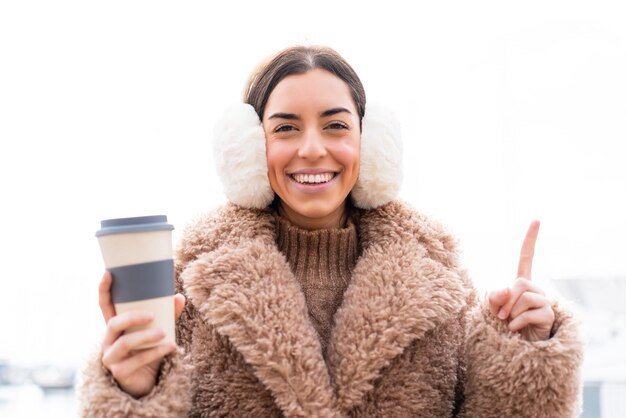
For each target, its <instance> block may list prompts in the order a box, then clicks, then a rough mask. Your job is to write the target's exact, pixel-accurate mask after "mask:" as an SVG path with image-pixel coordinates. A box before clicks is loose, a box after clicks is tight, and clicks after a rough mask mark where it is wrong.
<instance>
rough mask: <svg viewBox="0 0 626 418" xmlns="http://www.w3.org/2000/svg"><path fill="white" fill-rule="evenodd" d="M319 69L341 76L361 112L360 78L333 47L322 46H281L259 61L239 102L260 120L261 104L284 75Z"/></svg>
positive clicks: (363, 99) (362, 93) (361, 86)
mask: <svg viewBox="0 0 626 418" xmlns="http://www.w3.org/2000/svg"><path fill="white" fill-rule="evenodd" d="M314 69H323V70H326V71H328V72H329V73H331V74H334V75H335V76H337V77H339V78H340V79H342V80H343V81H344V82H345V83H346V84H347V85H348V88H349V89H350V94H351V95H352V100H354V104H355V106H356V110H357V112H358V114H359V121H362V120H363V116H364V115H365V102H366V100H365V89H364V88H363V84H362V83H361V79H360V78H359V76H358V75H357V74H356V72H355V71H354V69H353V68H352V67H351V66H350V64H348V62H347V61H346V60H345V59H344V58H343V57H342V56H341V55H339V54H338V53H337V52H336V51H335V50H333V49H331V48H328V47H323V46H294V47H290V48H287V49H284V50H282V51H280V52H279V53H277V54H276V55H274V56H273V57H271V58H270V59H269V60H268V61H265V62H264V63H262V64H261V65H260V66H259V67H258V68H257V69H256V71H254V72H253V73H252V75H251V77H250V79H249V80H248V84H247V86H246V89H245V91H244V97H243V101H244V103H248V104H250V105H252V107H253V108H254V110H255V111H256V113H257V115H259V119H261V120H263V113H264V112H265V105H266V104H267V100H268V98H269V97H270V94H272V91H273V90H274V88H275V87H276V85H278V83H280V82H281V81H282V80H283V79H284V78H285V77H287V76H290V75H293V74H304V73H307V72H309V71H311V70H314Z"/></svg>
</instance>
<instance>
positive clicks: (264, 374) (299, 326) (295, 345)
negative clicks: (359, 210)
mask: <svg viewBox="0 0 626 418" xmlns="http://www.w3.org/2000/svg"><path fill="white" fill-rule="evenodd" d="M242 212H243V211H242ZM244 215H245V216H243V217H241V218H238V222H237V224H233V228H235V230H233V231H231V232H232V233H233V235H232V237H233V238H234V237H236V236H237V235H238V234H237V232H238V231H237V229H239V228H243V229H246V228H247V231H246V232H247V234H246V235H248V236H251V238H250V240H248V241H245V242H244V241H241V240H240V239H239V240H238V239H234V240H233V241H232V242H229V241H230V239H229V236H230V235H229V234H227V235H225V236H224V237H223V241H222V243H221V244H220V245H219V246H217V248H215V249H214V250H213V251H209V252H204V253H202V254H199V255H198V256H197V258H196V259H195V260H194V261H191V262H190V263H189V264H187V267H186V268H185V269H184V271H183V272H182V274H181V278H182V280H183V282H184V287H185V290H186V292H187V294H188V295H189V297H190V299H191V301H192V302H193V303H194V305H195V306H196V307H198V309H199V311H200V312H201V314H202V315H203V316H204V318H205V320H206V321H207V322H208V323H209V324H211V325H212V326H213V327H215V329H216V330H217V332H219V333H220V334H222V335H224V336H226V337H228V338H229V341H230V342H231V343H232V344H233V346H234V347H235V348H236V349H237V350H238V351H239V352H240V353H241V354H242V356H243V357H244V358H245V360H246V362H247V363H248V364H250V365H251V366H252V367H253V369H254V373H255V375H256V377H257V378H258V379H259V380H260V381H261V382H262V383H263V384H264V385H265V386H266V387H267V388H268V389H269V390H270V391H271V392H272V393H273V395H274V397H275V399H276V403H277V405H278V406H279V407H280V408H281V410H282V411H283V413H284V415H285V417H335V416H339V415H338V413H337V412H336V407H335V396H334V393H333V389H332V387H331V385H330V377H329V375H328V371H327V368H326V365H325V362H324V360H323V358H322V355H321V346H320V343H319V340H318V338H317V334H316V332H315V329H314V328H313V326H312V324H311V323H310V322H309V320H308V313H307V309H306V302H305V300H304V296H303V294H302V291H301V290H300V287H299V285H298V283H297V282H296V280H295V278H294V277H293V274H292V273H291V271H290V269H289V265H288V264H287V262H286V260H285V258H284V257H283V255H282V254H281V253H280V252H279V251H278V249H277V248H276V245H275V243H274V225H273V219H272V217H271V216H269V215H267V214H265V213H260V214H259V213H258V212H257V214H256V215H254V214H253V215H252V216H250V215H251V214H250V213H247V214H244ZM247 221H250V222H247ZM250 228H253V229H254V232H255V233H253V234H250ZM239 236H240V235H239ZM200 247H203V246H200ZM203 248H205V247H203Z"/></svg>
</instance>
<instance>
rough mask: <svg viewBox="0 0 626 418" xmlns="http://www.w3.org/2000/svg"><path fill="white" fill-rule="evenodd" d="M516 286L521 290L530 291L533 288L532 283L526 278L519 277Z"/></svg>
mask: <svg viewBox="0 0 626 418" xmlns="http://www.w3.org/2000/svg"><path fill="white" fill-rule="evenodd" d="M515 286H516V287H517V288H518V289H520V290H528V289H530V288H531V287H532V282H531V281H530V280H528V279H527V278H526V277H518V278H517V279H516V280H515Z"/></svg>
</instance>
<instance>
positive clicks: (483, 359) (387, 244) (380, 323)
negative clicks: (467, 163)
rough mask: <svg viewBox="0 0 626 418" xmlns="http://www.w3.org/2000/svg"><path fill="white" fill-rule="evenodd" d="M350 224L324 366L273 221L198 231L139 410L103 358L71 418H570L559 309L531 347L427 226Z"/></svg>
mask: <svg viewBox="0 0 626 418" xmlns="http://www.w3.org/2000/svg"><path fill="white" fill-rule="evenodd" d="M356 225H357V231H358V235H359V245H360V247H361V255H360V257H359V259H358V260H357V264H356V266H355V268H354V271H353V274H352V279H351V283H350V285H349V287H348V289H347V290H346V292H345V294H344V300H343V303H342V305H341V306H340V308H339V310H338V311H337V313H336V314H335V318H334V319H335V323H334V328H333V331H332V334H331V339H330V342H329V346H328V353H327V358H324V357H323V356H322V352H321V347H320V342H319V340H318V337H317V334H316V332H315V329H314V328H313V325H312V324H311V323H310V321H309V319H308V312H307V307H306V302H305V299H304V296H303V293H302V291H301V289H300V287H299V284H298V283H297V281H296V279H295V278H294V275H293V274H292V272H291V271H290V268H289V265H288V263H287V261H286V259H285V257H284V256H283V255H282V254H281V253H280V252H279V251H278V249H277V246H276V243H275V234H276V227H275V218H274V216H273V214H272V211H271V209H269V208H268V209H265V210H253V209H243V208H241V207H238V206H235V205H233V204H229V205H227V206H225V207H223V208H221V209H220V210H218V211H217V212H216V213H215V214H213V215H210V216H206V217H204V218H201V219H200V220H199V221H198V222H197V223H195V224H194V225H192V226H191V227H190V228H188V229H187V230H186V232H185V234H184V238H183V241H182V245H181V246H180V249H179V251H178V254H177V266H176V269H177V287H178V290H179V291H182V292H184V293H185V295H186V296H187V304H186V307H185V310H184V312H183V314H182V317H181V319H180V320H179V321H178V322H177V340H178V343H179V346H180V348H179V350H178V351H177V352H176V353H174V354H173V355H171V356H168V357H167V358H166V360H165V361H164V363H163V366H162V368H161V371H160V375H159V381H158V384H157V386H155V388H154V389H153V390H152V392H151V393H149V394H148V395H146V396H144V397H143V398H140V399H134V398H133V397H132V396H129V395H127V394H126V393H124V392H123V391H121V390H120V389H119V388H118V387H117V385H116V383H115V381H114V380H113V379H112V378H111V376H110V374H109V373H108V372H107V371H106V369H104V367H103V366H102V364H101V362H100V356H101V354H100V353H98V354H97V355H96V356H94V358H93V359H92V360H91V361H90V363H89V364H88V365H87V367H86V369H85V371H84V374H83V378H82V384H81V386H80V389H79V396H80V399H81V414H82V416H84V417H108V418H114V417H288V418H295V417H336V418H340V417H345V418H347V417H355V418H356V417H359V418H365V417H386V418H388V417H398V418H401V417H431V418H432V417H462V418H489V417H499V418H500V417H533V418H541V417H546V418H559V417H574V416H578V415H577V414H578V413H579V408H580V389H581V383H580V382H581V380H580V366H581V361H582V345H581V342H580V340H579V338H578V334H577V326H576V323H575V321H574V320H573V318H572V316H571V315H570V314H569V313H568V312H567V311H565V310H564V309H561V308H559V306H556V305H555V306H554V309H555V312H556V322H555V326H554V328H553V337H552V338H550V339H549V340H547V341H538V342H528V341H526V340H524V339H523V337H521V336H520V335H519V334H516V333H511V332H509V331H508V329H507V327H506V324H505V323H504V322H503V321H500V320H499V319H496V318H494V317H492V316H491V314H490V313H489V310H488V308H487V307H486V305H485V304H484V303H482V302H480V301H479V299H478V297H477V295H476V291H475V290H474V288H473V286H472V284H471V283H470V281H469V280H468V279H467V277H466V274H465V272H464V271H463V270H461V269H460V267H459V263H458V257H457V252H456V248H455V240H454V239H453V238H452V237H451V236H450V235H448V234H447V233H446V232H445V231H444V230H443V229H442V228H441V227H440V226H439V225H438V224H435V223H433V222H431V221H429V220H428V219H427V218H425V217H424V216H422V215H420V214H419V213H417V212H415V211H413V210H412V209H411V208H409V207H408V206H406V205H405V204H403V203H399V202H392V203H389V204H387V205H385V206H383V207H380V208H378V209H375V210H370V211H360V212H359V213H358V216H357V224H356Z"/></svg>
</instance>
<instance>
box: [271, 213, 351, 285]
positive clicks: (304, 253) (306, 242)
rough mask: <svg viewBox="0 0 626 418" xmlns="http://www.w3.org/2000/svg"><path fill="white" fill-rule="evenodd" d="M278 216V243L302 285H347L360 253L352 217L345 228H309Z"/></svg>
mask: <svg viewBox="0 0 626 418" xmlns="http://www.w3.org/2000/svg"><path fill="white" fill-rule="evenodd" d="M275 216H276V243H277V245H278V248H279V250H280V252H281V253H283V254H284V255H285V257H286V258H287V261H288V262H289V265H290V267H291V270H292V271H293V273H294V275H295V276H296V278H297V279H298V281H299V282H300V285H301V286H302V287H317V288H343V289H345V287H346V286H347V285H348V283H349V280H350V276H351V274H352V269H353V268H354V265H355V264H356V260H357V258H358V255H359V249H358V248H359V247H358V239H357V230H356V227H355V225H354V222H353V221H352V219H351V218H350V217H348V221H347V223H346V226H345V227H344V228H329V229H317V230H307V229H302V228H300V227H298V226H296V225H294V224H292V223H291V222H289V221H288V220H287V219H285V218H283V217H282V216H280V215H278V214H276V215H275Z"/></svg>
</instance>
